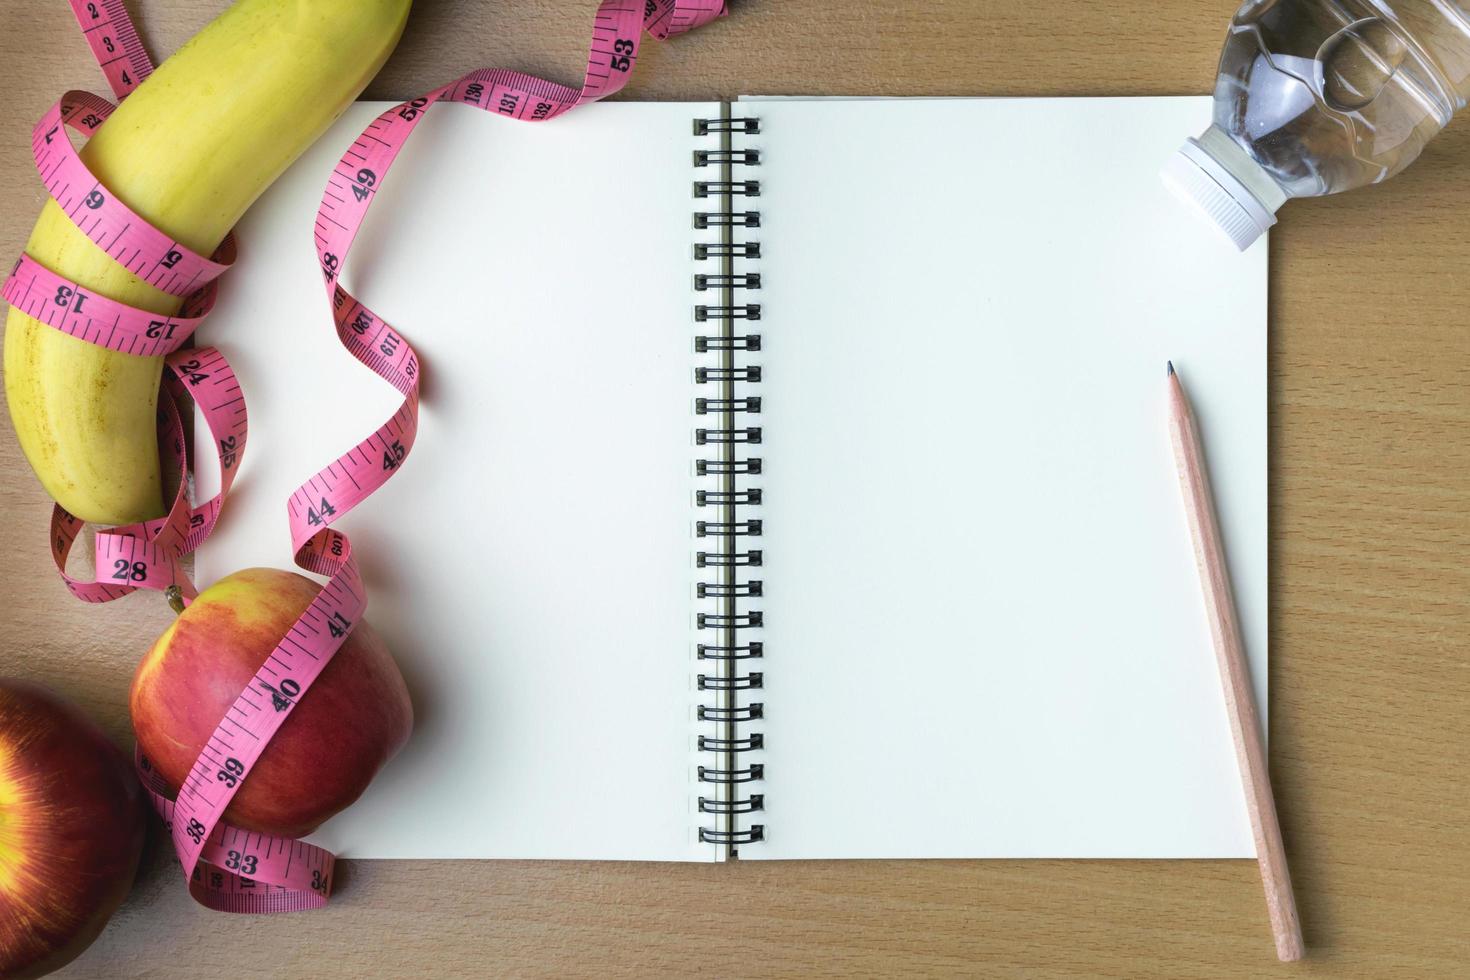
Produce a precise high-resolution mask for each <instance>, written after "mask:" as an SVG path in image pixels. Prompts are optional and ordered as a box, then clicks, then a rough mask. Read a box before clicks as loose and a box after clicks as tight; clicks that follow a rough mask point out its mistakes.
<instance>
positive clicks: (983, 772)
mask: <svg viewBox="0 0 1470 980" xmlns="http://www.w3.org/2000/svg"><path fill="white" fill-rule="evenodd" d="M384 108H386V106H385V105H382V104H360V105H357V106H355V107H353V108H352V109H351V110H350V111H349V112H348V113H347V115H346V117H345V118H344V119H343V120H342V121H341V122H340V123H339V124H338V125H337V126H336V127H335V128H334V129H333V130H332V131H331V132H330V134H329V135H328V136H327V137H326V138H325V139H324V140H323V141H322V142H321V143H320V144H319V145H318V146H317V147H315V148H314V149H313V150H312V151H310V152H309V153H308V154H307V155H306V156H305V157H304V158H303V159H302V160H301V161H300V162H299V163H298V164H297V165H296V166H295V167H294V168H293V169H292V170H291V171H290V172H288V173H287V174H286V176H285V177H284V178H283V179H282V180H281V181H280V182H279V183H278V184H277V185H276V186H275V187H274V188H273V189H272V190H271V191H270V192H269V193H267V195H266V196H265V197H264V198H263V199H262V200H261V201H260V202H259V204H258V205H257V206H256V207H255V208H254V209H253V210H252V211H251V212H250V214H249V215H248V216H247V217H246V219H245V221H244V222H243V224H242V226H241V227H240V229H239V231H240V241H241V246H242V255H241V259H240V262H239V266H240V267H239V269H238V270H237V271H236V272H235V273H234V274H232V275H230V276H228V277H226V279H225V280H224V285H223V293H222V297H221V300H220V305H219V309H218V312H217V313H216V315H215V316H214V317H213V318H212V319H211V320H210V322H209V324H208V325H207V326H206V328H205V329H204V331H203V337H202V340H203V341H204V342H207V343H212V344H216V345H218V346H220V347H221V348H223V349H224V351H225V352H226V353H227V354H228V355H229V357H230V358H231V360H232V361H233V363H234V364H235V365H236V366H237V369H238V371H239V375H240V378H241V382H242V384H243V386H244V389H245V392H246V395H247V397H248V398H249V404H250V410H251V419H250V421H251V441H250V449H249V452H248V453H247V455H246V458H245V460H244V463H243V467H242V470H241V473H240V478H239V481H238V482H237V483H236V491H235V492H234V493H233V494H232V496H231V499H230V502H229V505H228V506H227V508H226V511H225V514H224V516H223V518H222V521H221V524H220V528H219V533H218V534H216V535H215V537H214V538H213V539H212V540H211V541H210V542H209V544H208V545H207V546H206V547H205V549H204V550H203V552H202V553H201V555H200V556H199V559H198V566H197V571H198V577H199V579H200V584H201V585H205V584H208V583H209V582H210V581H213V580H215V579H217V578H219V577H221V576H223V575H225V574H227V573H229V572H231V571H233V570H236V569H239V568H242V567H247V566H250V565H273V566H278V567H291V565H290V551H291V549H290V544H289V540H288V534H287V526H286V519H285V517H286V515H285V501H286V499H287V497H288V495H289V494H290V492H291V491H292V490H293V489H294V488H295V487H296V485H297V484H298V483H299V482H300V481H301V480H303V479H305V478H306V477H307V476H309V475H310V474H311V473H313V472H314V471H315V470H316V469H317V468H318V467H319V466H321V465H322V464H323V462H324V461H326V460H329V459H331V458H333V457H334V456H335V455H337V454H339V453H341V452H342V451H344V450H345V449H347V448H348V447H349V446H351V445H352V444H354V443H355V442H356V441H357V440H358V439H360V438H361V437H362V436H363V435H364V434H366V433H367V432H369V431H371V430H372V429H373V428H374V427H375V426H376V425H378V424H379V423H380V422H381V421H382V420H383V419H384V418H386V417H387V416H388V415H389V414H391V413H392V411H393V410H394V409H395V408H396V407H397V398H398V396H397V394H396V392H394V391H393V389H391V388H390V387H389V386H387V385H386V384H383V383H382V382H381V381H379V380H378V379H377V378H375V377H374V376H373V375H371V374H370V373H369V372H368V371H366V370H365V369H364V368H362V367H361V366H360V365H359V364H357V363H356V362H355V361H354V360H353V359H352V358H351V356H350V355H348V354H347V353H346V352H345V351H343V350H342V349H341V348H340V347H339V346H338V344H337V342H336V339H335V336H334V334H333V331H332V328H331V320H330V316H329V311H328V309H327V302H326V299H325V297H324V295H323V292H322V288H321V282H320V274H319V272H318V271H317V269H316V266H315V263H314V261H313V259H314V252H313V246H312V221H313V217H314V215H315V212H316V206H317V203H318V201H319V199H320V196H321V193H322V188H323V187H324V186H325V184H326V179H327V175H328V173H329V172H330V171H331V169H332V167H333V165H334V163H335V162H336V160H337V159H338V157H339V155H340V154H341V152H342V151H343V149H344V148H345V147H346V146H347V145H348V144H349V143H350V142H351V141H352V139H353V138H354V137H355V136H356V134H357V133H359V132H360V131H361V130H362V129H363V128H364V127H365V125H366V124H367V123H368V122H369V121H370V120H371V119H372V118H373V116H374V115H376V114H377V113H378V112H380V111H382V110H383V109H384ZM1208 116H1209V101H1208V99H1204V98H1139V99H985V100H981V99H955V100H894V101H882V100H873V101H861V100H854V101H830V100H826V101H824V100H777V101H767V100H758V101H737V102H734V103H658V104H639V103H611V104H602V105H596V106H591V107H588V108H586V109H583V110H580V111H578V112H576V113H573V114H571V115H569V116H568V117H566V118H564V119H561V120H556V121H554V122H552V123H549V124H546V125H538V126H528V125H524V124H521V123H512V122H509V121H506V120H502V119H497V118H493V117H491V116H489V115H487V114H485V113H481V112H475V111H471V110H469V109H464V108H460V107H457V106H441V107H436V108H435V109H434V111H433V112H431V113H430V114H429V117H428V118H427V119H426V120H425V123H424V125H423V127H422V128H421V130H420V132H419V134H418V135H416V136H415V138H414V140H413V141H412V142H411V143H410V144H409V146H408V148H407V149H406V151H405V153H404V155H403V158H402V160H401V162H400V163H399V164H398V166H397V167H396V168H395V170H394V172H393V174H392V175H391V178H390V179H389V181H388V182H387V184H386V186H385V187H384V188H383V189H382V191H381V192H380V196H379V200H378V203H377V204H376V206H375V207H374V210H373V212H372V214H371V216H370V218H369V220H368V224H367V226H366V227H365V229H364V231H363V234H362V237H361V239H360V242H359V244H358V246H357V248H356V249H355V251H354V253H353V261H352V263H351V264H350V265H349V267H348V269H347V273H346V278H347V280H348V282H347V285H348V286H349V288H351V289H352V290H353V292H354V293H356V294H357V295H359V296H361V297H362V298H363V299H364V301H365V302H367V303H368V304H369V305H371V306H372V308H373V309H375V310H377V311H379V312H380V313H382V314H383V315H384V316H385V317H387V318H388V319H389V320H390V321H391V322H392V323H393V324H394V326H395V328H396V329H398V330H400V331H402V332H403V333H404V334H405V335H407V336H408V337H409V338H411V340H412V341H413V343H414V345H415V346H416V347H417V349H418V351H419V353H420V355H421V357H422V361H423V365H424V367H423V370H424V384H425V387H424V399H423V413H422V427H421V430H420V435H419V438H418V442H417V445H416V447H415V449H414V451H413V454H412V456H411V457H410V459H409V461H408V463H407V464H406V465H405V466H404V467H403V468H402V469H401V470H400V471H399V472H398V474H397V475H396V476H395V477H394V479H393V480H392V481H390V482H389V484H388V485H387V486H386V487H385V488H384V489H383V491H381V492H380V493H378V494H377V495H375V496H374V497H373V498H372V499H371V500H370V501H368V502H367V503H366V504H364V505H363V506H362V507H361V508H359V509H358V510H357V511H355V512H354V513H353V514H352V515H350V516H349V517H348V518H347V521H346V523H345V525H344V527H345V529H346V530H348V531H349V532H350V533H351V535H352V539H353V542H354V545H355V547H356V550H357V552H358V554H359V556H360V559H361V562H362V566H363V572H364V575H365V578H366V581H367V584H368V589H369V596H370V600H369V609H368V616H367V618H368V620H369V621H370V622H372V624H373V625H374V626H375V628H376V629H377V630H378V631H379V632H380V633H381V634H382V635H383V636H384V637H385V639H386V640H387V642H388V644H389V646H390V647H391V649H392V650H393V651H394V653H395V655H396V656H397V658H398V660H399V662H400V664H401V665H402V668H403V671H404V674H405V676H406V677H407V679H408V682H409V685H410V688H411V690H412V692H413V695H414V699H415V704H416V708H417V715H418V721H417V730H416V733H415V736H414V738H413V739H412V741H411V742H410V744H409V745H408V747H407V748H406V749H405V750H404V751H403V753H402V754H401V755H400V756H399V757H398V758H396V759H395V760H394V761H393V762H392V763H391V764H390V765H389V766H388V767H387V768H386V769H385V770H384V772H383V773H382V774H381V776H380V777H379V778H378V780H377V781H376V782H375V783H374V784H373V785H372V787H371V788H370V789H369V791H368V792H367V794H366V795H365V796H364V797H363V799H362V800H361V801H360V802H359V803H358V804H356V805H355V806H353V807H352V808H350V809H349V810H347V811H346V812H344V813H343V814H341V815H340V816H338V817H336V818H334V819H333V820H332V821H330V822H329V823H328V824H327V825H326V826H324V827H323V828H322V829H321V831H320V832H319V833H318V834H317V835H316V837H315V838H314V839H315V840H317V841H319V842H320V843H323V844H325V845H327V846H329V847H331V848H333V849H335V850H337V851H339V852H340V853H341V854H343V855H345V856H348V857H368V858H454V857H462V858H473V857H497V858H600V859H638V860H645V859H648V860H691V861H694V860H698V861H720V860H725V859H728V858H730V857H732V856H736V855H738V857H739V858H740V859H742V860H762V859H772V858H828V857H833V858H879V857H949V858H963V857H1229V856H1237V857H1240V856H1248V855H1250V854H1252V853H1253V848H1252V843H1251V835H1250V829H1249V824H1248V822H1247V816H1246V811H1245V804H1244V800H1243V797H1242V793H1241V788H1240V780H1239V777H1238V776H1237V773H1236V769H1235V760H1234V756H1233V752H1232V748H1231V743H1230V734H1229V730H1228V727H1227V724H1226V719H1225V714H1224V710H1223V707H1222V704H1221V695H1220V689H1219V682H1218V679H1217V676H1216V673H1215V670H1216V668H1215V663H1214V658H1213V655H1212V653H1211V648H1210V642H1209V636H1208V632H1207V628H1206V623H1205V619H1204V615H1203V610H1202V605H1201V599H1200V596H1199V592H1198V584H1197V580H1196V576H1195V571H1194V567H1193V564H1192V561H1193V560H1192V555H1191V551H1190V546H1189V542H1188V537H1187V532H1186V526H1185V523H1184V517H1183V513H1182V510H1181V507H1180V504H1179V500H1178V492H1177V489H1176V485H1175V482H1174V481H1175V478H1174V473H1173V468H1172V463H1171V460H1170V455H1169V448H1168V440H1167V435H1166V432H1165V427H1164V412H1163V397H1164V363H1165V360H1166V359H1168V358H1173V360H1174V362H1175V364H1176V365H1179V366H1180V368H1181V370H1183V371H1186V372H1187V373H1188V377H1189V383H1190V390H1191V393H1192V395H1193V396H1194V398H1195V399H1196V402H1197V404H1198V406H1199V409H1200V412H1201V421H1202V425H1203V427H1204V429H1205V432H1206V438H1207V440H1208V446H1209V451H1210V455H1211V464H1212V470H1213V472H1214V474H1215V479H1216V482H1217V487H1216V490H1217V496H1218V499H1219V501H1220V506H1221V508H1222V520H1223V525H1224V527H1225V531H1226V536H1227V540H1228V544H1229V548H1230V554H1229V559H1230V563H1231V570H1232V573H1233V576H1234V580H1235V585H1236V593H1237V596H1238V598H1239V603H1240V611H1241V616H1242V620H1243V624H1244V628H1245V632H1246V636H1247V640H1248V644H1247V645H1248V647H1249V651H1250V655H1251V657H1252V659H1253V664H1254V668H1255V680H1256V684H1257V687H1258V689H1259V695H1260V697H1261V698H1264V697H1265V677H1266V669H1265V668H1266V613H1267V607H1266V570H1267V565H1266V515H1267V510H1266V487H1267V484H1266V449H1267V440H1266V250H1265V246H1264V243H1259V244H1258V245H1257V246H1255V247H1254V248H1253V249H1252V250H1250V251H1248V252H1247V253H1245V254H1244V255H1237V254H1236V253H1235V252H1234V250H1233V249H1231V248H1230V247H1229V246H1228V245H1226V244H1224V243H1220V242H1217V241H1216V240H1215V239H1214V238H1213V237H1212V236H1210V235H1209V234H1208V233H1206V232H1205V231H1204V230H1203V229H1201V228H1200V227H1199V226H1198V225H1197V224H1195V219H1194V218H1193V217H1192V216H1191V215H1190V214H1189V213H1188V212H1187V211H1186V210H1185V209H1183V208H1180V207H1177V206H1176V205H1175V204H1174V202H1172V201H1171V200H1170V199H1169V197H1168V195H1167V193H1166V191H1165V190H1164V189H1163V187H1162V186H1161V184H1160V182H1159V180H1158V177H1157V171H1158V167H1159V164H1160V161H1162V160H1164V159H1165V158H1166V157H1167V156H1168V154H1169V153H1170V152H1172V151H1173V150H1174V148H1175V147H1176V146H1177V144H1178V141H1179V140H1180V139H1181V138H1182V136H1183V135H1186V134H1189V133H1193V132H1197V131H1199V130H1200V129H1201V128H1202V127H1203V125H1204V124H1205V123H1206V122H1207V120H1208ZM608 202H613V205H614V206H612V207H607V206H606V205H607V204H608ZM589 215H596V216H597V217H596V218H595V220H594V219H590V218H589V217H588V216H589ZM206 489H207V488H206Z"/></svg>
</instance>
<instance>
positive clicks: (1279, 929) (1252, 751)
mask: <svg viewBox="0 0 1470 980" xmlns="http://www.w3.org/2000/svg"><path fill="white" fill-rule="evenodd" d="M1168 377H1169V381H1168V386H1169V438H1170V441H1171V442H1172V443H1173V444H1174V461H1175V464H1176V465H1177V467H1178V470H1179V489H1180V491H1181V492H1182V494H1183V496H1184V511H1185V514H1186V516H1187V517H1188V520H1189V533H1190V537H1191V539H1192V540H1193V543H1194V559H1195V564H1196V565H1197V566H1198V567H1199V577H1200V588H1201V590H1202V591H1203V593H1204V600H1205V615H1206V617H1207V618H1208V619H1209V623H1210V636H1211V637H1212V638H1213V640H1214V645H1215V659H1216V661H1217V662H1218V664H1219V668H1220V683H1221V686H1222V687H1223V688H1224V693H1225V712H1226V714H1227V715H1228V716H1229V721H1230V733H1231V736H1232V740H1233V741H1234V742H1235V756H1236V760H1237V761H1238V762H1239V764H1240V778H1241V782H1242V783H1243V784H1244V785H1245V803H1246V809H1247V810H1248V811H1249V812H1250V821H1251V833H1252V834H1254V835H1255V840H1256V857H1257V859H1258V860H1259V861H1260V865H1261V882H1262V884H1263V885H1264V886H1265V889H1266V911H1267V914H1268V915H1269V916H1270V918H1271V932H1272V934H1273V935H1274V936H1275V939H1276V955H1277V957H1279V958H1280V959H1282V960H1287V961H1289V960H1299V959H1301V958H1302V954H1303V947H1302V928H1301V923H1300V921H1299V920H1298V919H1297V912H1296V899H1295V897H1293V895H1292V890H1291V876H1290V875H1289V874H1288V872H1287V869H1286V848H1285V847H1284V846H1283V844H1282V841H1281V824H1280V822H1279V821H1278V820H1277V818H1276V802H1275V799H1274V798H1273V796H1272V794H1271V777H1270V773H1269V772H1268V771H1267V764H1266V745H1265V741H1264V739H1263V738H1262V735H1261V722H1260V717H1259V714H1258V712H1257V710H1256V699H1255V693H1254V689H1253V688H1252V687H1251V677H1250V665H1249V663H1248V662H1247V661H1246V658H1245V646H1244V643H1243V642H1242V639H1241V633H1240V618H1239V616H1238V615H1237V613H1236V610H1235V596H1234V593H1233V592H1232V591H1231V588H1230V572H1229V569H1227V568H1226V565H1225V549H1224V547H1223V543H1222V540H1221V537H1220V525H1219V523H1218V521H1217V518H1216V514H1215V502H1214V497H1213V495H1212V494H1211V493H1210V479H1209V474H1208V472H1207V471H1206V469H1205V460H1204V453H1203V451H1202V450H1201V448H1200V440H1199V430H1198V428H1197V427H1196V425H1195V421H1194V413H1193V412H1192V411H1191V410H1190V407H1189V399H1188V398H1187V397H1185V394H1184V386H1183V385H1181V384H1180V382H1179V375H1178V374H1177V373H1175V371H1174V365H1173V363H1172V362H1170V363H1169V365H1168Z"/></svg>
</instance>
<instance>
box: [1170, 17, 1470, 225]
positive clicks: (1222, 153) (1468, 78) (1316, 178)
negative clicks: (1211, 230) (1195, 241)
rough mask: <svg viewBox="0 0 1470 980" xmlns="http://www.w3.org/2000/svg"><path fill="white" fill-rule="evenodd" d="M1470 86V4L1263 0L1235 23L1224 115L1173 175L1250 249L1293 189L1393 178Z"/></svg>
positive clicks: (1316, 191)
mask: <svg viewBox="0 0 1470 980" xmlns="http://www.w3.org/2000/svg"><path fill="white" fill-rule="evenodd" d="M1467 96H1470V2H1456V0H1249V2H1247V3H1246V4H1245V5H1244V6H1242V7H1241V8H1240V10H1239V11H1238V12H1237V13H1236V15H1235V19H1234V20H1232V21H1231V22H1230V32H1229V34H1228V35H1227V36H1226V38H1225V50H1224V52H1223V53H1222V54H1221V56H1220V69H1219V75H1218V76H1217V78H1216V81H1215V111H1214V123H1213V125H1211V126H1210V128H1209V129H1207V130H1205V132H1204V133H1203V134H1202V135H1201V136H1200V137H1199V138H1198V139H1191V140H1188V141H1187V142H1186V143H1185V144H1184V146H1183V147H1181V148H1180V150H1179V152H1178V153H1176V154H1175V155H1174V156H1173V157H1172V158H1171V159H1170V160H1169V162H1168V163H1167V164H1165V166H1164V171H1163V176H1164V180H1165V181H1166V182H1167V183H1168V184H1170V186H1171V187H1173V189H1174V190H1175V191H1176V192H1177V193H1178V194H1180V195H1181V196H1182V197H1184V198H1185V199H1186V200H1189V201H1191V202H1193V203H1194V204H1195V205H1197V206H1198V207H1199V208H1200V209H1201V210H1202V211H1203V212H1204V213H1205V214H1206V215H1207V216H1208V217H1209V218H1210V219H1211V220H1212V221H1213V223H1214V224H1215V225H1217V226H1218V227H1219V228H1220V230H1221V231H1223V232H1225V234H1227V235H1229V236H1230V238H1231V239H1232V240H1233V241H1234V242H1235V244H1236V245H1237V246H1238V247H1240V248H1241V249H1244V248H1246V246H1248V245H1250V243H1251V242H1253V241H1255V240H1256V239H1257V238H1259V237H1260V235H1261V233H1262V232H1264V231H1265V230H1266V229H1267V228H1270V227H1271V226H1272V225H1273V224H1275V223H1276V210H1277V209H1278V208H1279V207H1281V205H1282V204H1283V203H1285V201H1286V199H1287V198H1291V197H1318V196H1321V195H1325V194H1335V193H1337V192H1339V191H1345V190H1351V189H1352V188H1354V187H1362V186H1363V185H1365V184H1374V183H1377V182H1378V181H1380V180H1386V179H1388V178H1389V177H1392V176H1393V175H1394V174H1396V173H1398V172H1399V171H1400V170H1402V169H1404V168H1405V167H1407V166H1408V165H1409V164H1410V163H1412V162H1414V159H1415V158H1416V157H1418V156H1419V151H1420V150H1422V149H1423V148H1424V144H1425V143H1427V142H1428V141H1429V140H1430V139H1431V138H1432V137H1433V136H1434V135H1435V134H1436V133H1438V132H1439V131H1440V130H1441V129H1443V128H1444V126H1445V124H1446V123H1448V122H1449V121H1450V116H1451V115H1453V114H1454V113H1455V111H1456V110H1457V109H1459V108H1460V107H1461V106H1463V105H1464V104H1465V99H1466V98H1467Z"/></svg>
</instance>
